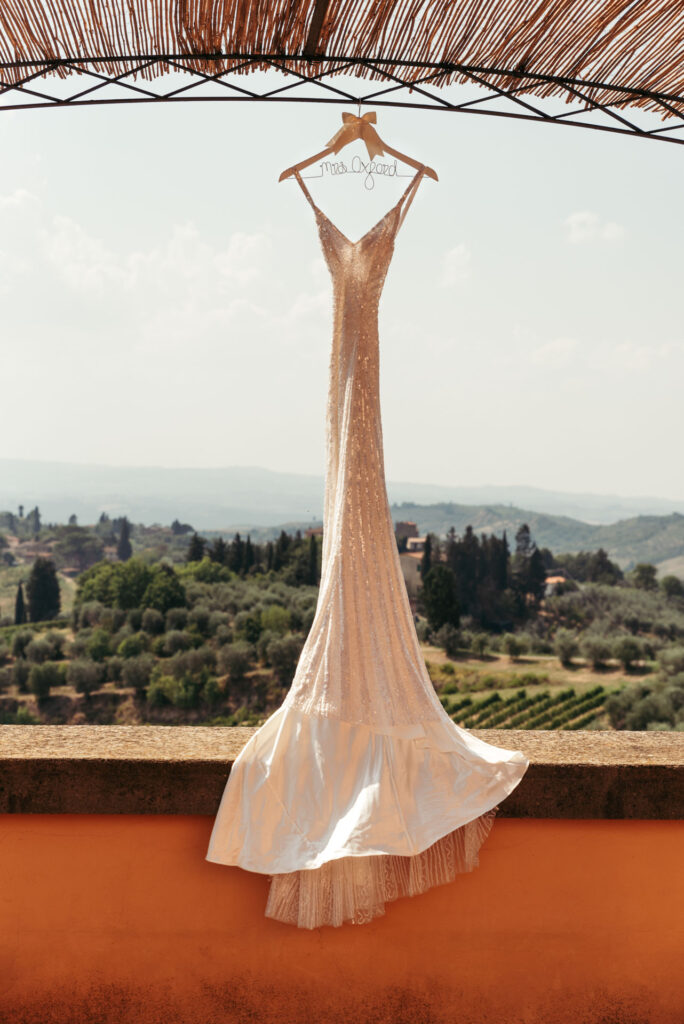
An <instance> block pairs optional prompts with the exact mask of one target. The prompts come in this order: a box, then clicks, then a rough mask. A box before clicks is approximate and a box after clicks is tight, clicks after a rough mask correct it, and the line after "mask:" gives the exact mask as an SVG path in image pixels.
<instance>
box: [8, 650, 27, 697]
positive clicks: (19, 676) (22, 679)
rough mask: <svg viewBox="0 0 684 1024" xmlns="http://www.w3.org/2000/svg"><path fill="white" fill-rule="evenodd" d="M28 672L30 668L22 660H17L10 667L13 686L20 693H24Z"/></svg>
mask: <svg viewBox="0 0 684 1024" xmlns="http://www.w3.org/2000/svg"><path fill="white" fill-rule="evenodd" d="M30 670H31V666H30V665H29V663H28V661H26V660H25V659H24V658H17V659H16V661H15V662H14V665H13V666H12V678H13V680H14V685H15V686H16V687H18V689H19V692H20V693H26V686H27V683H28V677H29V672H30Z"/></svg>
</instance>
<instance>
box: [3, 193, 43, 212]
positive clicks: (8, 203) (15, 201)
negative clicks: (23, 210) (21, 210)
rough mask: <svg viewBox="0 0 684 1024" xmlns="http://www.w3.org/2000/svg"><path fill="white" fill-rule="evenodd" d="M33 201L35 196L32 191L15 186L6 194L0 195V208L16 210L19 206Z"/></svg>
mask: <svg viewBox="0 0 684 1024" xmlns="http://www.w3.org/2000/svg"><path fill="white" fill-rule="evenodd" d="M35 201H36V196H34V195H33V193H32V192H27V191H26V189H25V188H17V189H15V190H14V192H12V193H11V194H10V195H8V196H0V210H16V209H17V207H19V206H25V205H26V203H31V202H35Z"/></svg>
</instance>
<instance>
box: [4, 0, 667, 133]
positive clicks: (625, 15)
mask: <svg viewBox="0 0 684 1024" xmlns="http://www.w3.org/2000/svg"><path fill="white" fill-rule="evenodd" d="M307 41H308V46H309V47H314V50H315V54H316V55H318V56H321V57H323V58H325V55H328V56H330V57H353V58H366V59H383V60H386V61H387V64H386V65H383V67H385V68H386V70H388V71H390V72H392V71H396V72H397V74H399V75H400V76H401V77H402V79H404V80H405V81H416V80H417V79H419V78H421V77H422V76H423V75H424V74H425V71H424V69H422V68H419V67H406V66H398V65H396V64H395V63H394V62H395V61H417V62H420V63H423V64H424V63H434V64H441V63H443V62H449V63H459V64H466V65H469V66H473V67H475V66H479V67H484V68H490V69H497V70H508V71H515V72H518V73H520V72H523V73H525V72H529V73H535V74H539V75H551V76H557V77H561V78H562V77H570V78H580V79H584V80H586V81H594V82H598V83H603V84H604V85H607V86H610V85H614V86H623V87H626V88H630V89H639V90H645V91H650V92H657V93H661V94H663V93H664V94H669V95H671V96H673V97H677V96H679V97H681V96H683V95H684V0H329V2H328V3H326V2H325V0H301V2H298V0H251V2H250V0H2V2H0V63H2V64H4V65H16V63H17V62H21V61H27V62H32V61H49V60H54V59H65V58H72V59H74V58H96V57H99V58H102V57H107V56H109V57H125V58H127V59H126V60H124V61H123V62H117V63H116V65H114V64H113V63H111V62H110V63H107V62H106V61H104V60H101V61H100V62H99V64H96V65H95V66H94V67H95V69H96V70H98V71H100V72H101V73H104V74H120V73H121V72H123V71H129V70H131V69H133V68H135V67H136V66H137V65H138V64H139V63H140V58H141V57H145V56H155V55H162V54H166V55H170V54H173V55H176V56H180V57H182V58H183V60H182V63H184V64H185V65H186V66H187V67H188V68H192V69H193V70H197V71H201V72H204V73H209V74H215V73H216V72H217V71H219V70H222V69H228V68H231V67H235V66H236V65H238V64H239V63H240V62H239V59H238V58H237V57H233V58H232V59H226V60H223V61H220V62H218V63H217V62H216V61H215V60H207V59H202V57H201V56H198V55H209V54H219V53H222V54H233V55H235V54H244V55H254V54H264V55H265V54H268V55H276V54H279V55H290V56H301V55H307V56H308V55H310V53H311V51H310V50H309V49H307ZM91 66H93V65H91ZM262 66H263V67H267V66H268V65H262ZM290 66H291V67H298V68H300V69H301V64H297V65H295V64H291V65H290ZM258 67H259V66H258V65H254V64H251V65H250V66H249V67H248V68H243V69H241V72H240V73H246V72H247V71H254V70H257V69H258ZM327 67H330V65H326V62H325V59H323V61H322V64H319V65H317V66H316V71H321V70H324V69H326V68H327ZM31 70H32V69H31V68H26V67H25V68H17V67H16V66H10V67H8V66H5V67H4V68H3V69H2V71H1V73H0V74H1V78H2V80H3V81H4V82H6V83H7V82H17V81H20V80H21V79H22V78H23V77H24V76H25V75H26V74H27V73H30V72H31ZM168 70H175V69H169V68H168V66H165V65H163V64H159V63H157V64H154V65H151V66H150V67H148V68H145V69H143V70H142V71H138V72H137V73H136V77H137V76H139V77H141V78H144V79H151V78H155V77H157V76H159V75H161V74H164V73H165V72H166V71H168ZM54 73H55V74H58V75H60V76H63V77H64V76H66V75H67V74H70V73H72V72H71V71H70V70H69V69H66V68H64V67H63V66H60V67H57V68H55V69H54ZM347 73H350V72H347ZM353 73H354V74H355V75H356V76H359V77H364V78H382V74H381V73H380V71H378V70H377V69H374V68H372V67H367V66H363V65H357V66H355V67H354V69H353ZM483 78H485V79H486V80H487V76H486V75H483ZM464 80H467V79H464V77H463V76H462V75H460V74H458V73H454V72H445V73H444V74H443V75H441V76H440V77H439V78H437V79H435V80H433V81H432V83H431V84H432V85H433V86H434V85H438V86H439V85H447V84H452V83H454V82H459V81H464ZM488 81H491V82H495V83H496V85H497V86H498V87H500V88H504V89H505V88H511V87H519V86H520V85H521V81H520V79H519V78H517V77H513V76H512V77H509V79H508V80H507V79H505V78H501V77H500V76H497V77H490V78H489V79H488ZM524 85H525V90H526V91H528V92H529V93H530V94H535V95H538V96H552V95H555V96H559V95H563V94H565V95H566V96H567V97H568V99H572V98H573V97H572V96H571V95H570V94H569V93H567V91H566V90H565V89H564V88H563V86H562V84H559V83H550V82H535V81H534V80H532V79H525V81H524ZM585 92H587V93H588V94H589V95H590V96H591V98H592V99H593V100H594V101H597V102H599V103H611V104H614V105H621V104H627V103H629V104H631V105H637V106H641V107H645V108H650V109H655V106H656V105H654V102H653V100H651V99H649V98H648V97H643V96H642V97H639V96H636V97H635V96H634V95H631V96H629V97H625V96H624V95H623V96H621V95H620V94H619V93H617V92H615V91H613V90H611V89H610V88H602V89H599V88H593V89H589V90H585ZM673 106H674V107H675V108H676V109H678V110H683V109H684V106H683V105H682V104H681V102H680V103H676V102H675V103H674V104H673ZM658 109H659V111H660V112H661V113H663V110H662V108H661V107H658Z"/></svg>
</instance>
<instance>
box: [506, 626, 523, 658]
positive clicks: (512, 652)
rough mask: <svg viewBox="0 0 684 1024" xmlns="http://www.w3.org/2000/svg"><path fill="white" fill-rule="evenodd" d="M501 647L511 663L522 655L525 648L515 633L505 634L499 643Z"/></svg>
mask: <svg viewBox="0 0 684 1024" xmlns="http://www.w3.org/2000/svg"><path fill="white" fill-rule="evenodd" d="M501 644H502V647H503V649H504V651H505V652H506V654H507V655H508V657H509V658H510V659H511V661H515V660H516V658H519V657H520V655H521V654H522V653H523V651H524V649H525V647H524V644H523V643H522V641H521V640H520V639H519V638H518V637H517V636H516V635H515V633H505V634H504V636H503V639H502V641H501Z"/></svg>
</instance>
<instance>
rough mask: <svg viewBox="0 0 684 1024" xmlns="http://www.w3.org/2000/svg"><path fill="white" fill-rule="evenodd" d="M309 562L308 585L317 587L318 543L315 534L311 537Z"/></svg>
mask: <svg viewBox="0 0 684 1024" xmlns="http://www.w3.org/2000/svg"><path fill="white" fill-rule="evenodd" d="M308 560H309V565H308V573H307V577H308V578H307V583H310V584H311V586H313V587H315V586H316V584H317V583H318V544H317V543H316V535H315V534H314V533H312V534H311V536H310V537H309V552H308Z"/></svg>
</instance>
